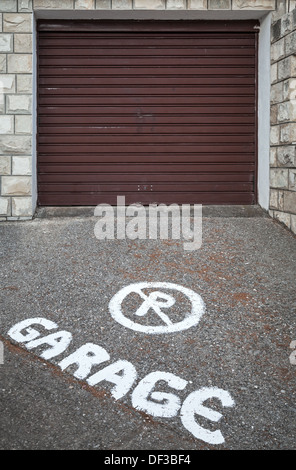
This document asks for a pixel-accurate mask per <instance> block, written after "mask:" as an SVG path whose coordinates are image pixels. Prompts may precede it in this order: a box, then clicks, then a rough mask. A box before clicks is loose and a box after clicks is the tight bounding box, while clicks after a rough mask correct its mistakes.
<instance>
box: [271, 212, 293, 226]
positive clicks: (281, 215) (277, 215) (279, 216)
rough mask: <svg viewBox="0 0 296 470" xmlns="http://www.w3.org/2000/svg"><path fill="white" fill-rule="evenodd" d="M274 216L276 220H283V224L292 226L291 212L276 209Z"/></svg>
mask: <svg viewBox="0 0 296 470" xmlns="http://www.w3.org/2000/svg"><path fill="white" fill-rule="evenodd" d="M273 216H274V218H275V219H276V220H278V221H279V222H281V223H282V224H284V225H286V226H287V227H288V228H290V226H291V217H290V214H286V213H285V212H279V211H274V213H273Z"/></svg>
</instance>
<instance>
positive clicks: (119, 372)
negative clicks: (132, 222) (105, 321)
mask: <svg viewBox="0 0 296 470" xmlns="http://www.w3.org/2000/svg"><path fill="white" fill-rule="evenodd" d="M32 325H35V326H37V327H38V328H37V329H35V328H34V329H33V328H31V326H32ZM57 328H58V325H57V324H56V323H53V322H52V321H50V320H47V319H45V318H40V317H38V318H29V319H27V320H23V321H20V322H19V323H17V324H16V325H14V326H13V327H12V328H10V330H9V331H8V336H10V338H11V339H12V340H14V341H16V342H18V343H23V345H24V347H25V348H27V349H29V350H31V349H34V348H37V355H38V356H40V357H43V358H45V359H48V358H51V359H52V358H54V357H56V356H59V355H61V354H62V352H65V350H66V349H67V348H68V346H69V342H70V341H72V335H71V333H69V332H66V331H64V330H61V331H58V332H56V333H54V336H53V334H49V335H45V336H42V333H41V332H42V331H43V330H44V329H45V330H47V331H50V330H52V329H57ZM38 330H41V332H39V331H38ZM58 339H59V341H58ZM41 345H48V346H49V348H46V349H45V351H43V352H42V353H41V352H38V349H39V348H40V346H41ZM110 359H111V358H110V355H109V353H108V352H107V351H106V350H105V349H104V348H103V347H101V346H99V345H97V344H94V343H86V344H84V345H83V346H80V347H79V348H78V349H76V350H75V351H74V352H72V353H71V354H70V355H68V356H66V357H64V358H63V359H62V360H61V361H60V362H59V363H58V367H60V368H61V369H62V370H66V369H67V368H68V367H71V369H70V370H71V372H70V373H71V374H72V375H74V377H77V378H78V379H81V380H86V382H87V383H88V384H89V385H91V386H95V385H97V384H98V383H100V382H103V381H104V382H109V383H111V384H113V385H114V386H113V387H112V388H111V395H112V396H113V398H115V400H118V399H119V398H122V397H123V396H125V395H126V394H127V393H130V394H131V402H132V405H133V407H134V408H135V409H137V410H140V411H144V412H147V413H149V414H150V415H152V416H155V417H162V418H173V417H176V416H177V415H178V413H179V415H180V419H181V422H182V424H183V426H184V428H185V429H187V431H189V432H190V433H191V434H193V436H194V437H196V438H197V439H200V440H202V441H204V442H207V443H209V444H214V445H216V444H222V443H223V442H224V437H223V435H222V434H221V432H220V431H219V430H215V431H210V430H208V429H206V428H204V427H203V426H201V425H200V424H199V423H198V416H201V417H203V418H206V419H207V420H209V421H212V422H218V421H219V420H220V418H221V417H222V414H221V413H219V412H218V411H214V410H213V409H211V408H209V407H208V406H206V405H205V404H204V403H205V402H206V400H209V399H210V398H215V399H218V400H219V401H220V403H221V406H222V407H232V406H234V405H235V403H234V400H233V399H232V398H231V396H230V394H229V393H228V392H227V391H225V390H223V389H221V388H217V387H205V388H202V389H199V390H195V391H194V392H191V393H189V395H188V396H187V398H185V400H184V402H183V405H182V402H181V399H180V397H179V396H178V395H177V394H176V393H171V392H167V391H166V392H163V391H160V390H157V388H158V387H160V386H163V382H164V383H166V388H168V387H169V388H170V389H173V390H175V391H177V392H178V391H182V390H185V388H186V387H187V386H188V384H189V383H192V382H191V381H190V382H189V381H187V380H184V379H182V378H181V377H178V376H177V375H175V374H172V373H171V372H165V371H154V372H150V373H148V374H147V375H146V376H145V377H144V378H143V379H142V380H140V381H139V382H138V383H137V384H136V380H137V378H138V376H137V371H136V368H135V367H134V365H133V364H132V363H131V362H129V361H126V360H122V359H119V360H117V361H115V362H113V363H112V364H109V365H107V366H106V367H103V368H102V369H100V370H99V371H98V370H96V372H94V371H93V368H94V367H95V369H97V367H96V366H98V365H100V364H101V363H103V362H106V361H109V360H110ZM73 365H74V366H76V371H75V372H73ZM160 384H162V385H160ZM133 387H134V389H133ZM154 388H156V390H154Z"/></svg>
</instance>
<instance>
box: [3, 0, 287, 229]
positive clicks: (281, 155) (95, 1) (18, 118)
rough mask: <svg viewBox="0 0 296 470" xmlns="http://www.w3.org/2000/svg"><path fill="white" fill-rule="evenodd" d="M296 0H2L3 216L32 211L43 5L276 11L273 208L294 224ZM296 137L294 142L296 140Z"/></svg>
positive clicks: (272, 211)
mask: <svg viewBox="0 0 296 470" xmlns="http://www.w3.org/2000/svg"><path fill="white" fill-rule="evenodd" d="M295 8H296V0H1V1H0V221H4V220H18V219H26V218H32V216H33V215H34V210H35V195H34V188H33V187H32V181H34V174H35V172H36V168H35V164H32V140H33V139H35V136H33V138H32V123H33V122H34V119H36V117H35V112H34V109H33V108H32V106H33V104H32V103H33V100H32V97H33V88H32V73H33V65H32V64H33V46H32V36H33V35H32V31H33V29H32V28H33V18H34V12H36V13H38V12H40V11H41V10H44V11H46V12H48V11H49V10H59V11H66V12H69V11H70V12H71V11H74V10H77V11H78V10H81V11H82V10H88V11H92V10H95V11H99V10H145V9H149V10H174V11H178V10H179V11H180V10H181V11H182V10H188V11H197V10H201V11H214V10H216V11H218V12H219V11H223V13H224V18H225V12H227V11H230V14H231V10H233V11H236V12H237V11H248V10H254V11H256V10H263V11H266V13H268V12H270V11H273V24H272V45H271V55H272V57H271V61H272V65H271V73H272V87H271V149H270V154H271V169H270V181H271V192H270V215H271V216H273V217H276V218H277V219H278V220H280V221H281V222H283V223H285V224H286V225H287V226H288V227H289V228H290V229H292V230H293V231H294V232H295V231H296V220H295V195H296V170H295V144H294V143H295V141H296V131H295V125H294V124H295V117H296V109H295V100H296V73H295V72H296V56H295V37H296V30H295V12H296V10H295ZM293 142H294V143H293Z"/></svg>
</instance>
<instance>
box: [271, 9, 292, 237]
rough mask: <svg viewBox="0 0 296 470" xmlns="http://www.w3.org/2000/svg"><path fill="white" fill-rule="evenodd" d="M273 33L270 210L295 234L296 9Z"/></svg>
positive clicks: (274, 26)
mask: <svg viewBox="0 0 296 470" xmlns="http://www.w3.org/2000/svg"><path fill="white" fill-rule="evenodd" d="M271 33H272V37H271V42H272V44H271V132H270V145H271V147H270V211H269V212H270V215H271V216H272V217H274V218H276V219H277V220H279V221H280V222H282V223H284V224H285V225H286V226H287V227H288V228H290V229H291V230H292V231H293V232H294V233H296V9H294V10H292V11H291V12H287V13H285V14H284V15H283V16H281V17H280V18H276V17H275V18H274V21H273V23H272V31H271Z"/></svg>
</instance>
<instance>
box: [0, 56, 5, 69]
mask: <svg viewBox="0 0 296 470" xmlns="http://www.w3.org/2000/svg"><path fill="white" fill-rule="evenodd" d="M0 73H6V54H0Z"/></svg>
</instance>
